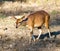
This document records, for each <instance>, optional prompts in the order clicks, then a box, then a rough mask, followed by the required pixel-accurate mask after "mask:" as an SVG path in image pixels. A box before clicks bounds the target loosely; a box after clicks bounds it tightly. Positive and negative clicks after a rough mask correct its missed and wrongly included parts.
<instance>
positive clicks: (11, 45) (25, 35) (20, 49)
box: [0, 17, 60, 51]
mask: <svg viewBox="0 0 60 51" xmlns="http://www.w3.org/2000/svg"><path fill="white" fill-rule="evenodd" d="M15 21H16V20H14V19H11V18H9V17H6V18H0V51H60V24H58V23H60V22H59V21H58V22H56V20H53V19H52V21H51V27H50V29H51V34H52V38H51V39H50V38H49V37H48V33H47V29H45V28H43V35H41V37H40V39H41V40H39V41H37V42H32V44H29V43H28V42H29V41H28V40H29V34H30V31H29V30H28V29H27V27H25V26H20V27H19V28H17V29H16V28H15ZM34 34H38V29H34Z"/></svg>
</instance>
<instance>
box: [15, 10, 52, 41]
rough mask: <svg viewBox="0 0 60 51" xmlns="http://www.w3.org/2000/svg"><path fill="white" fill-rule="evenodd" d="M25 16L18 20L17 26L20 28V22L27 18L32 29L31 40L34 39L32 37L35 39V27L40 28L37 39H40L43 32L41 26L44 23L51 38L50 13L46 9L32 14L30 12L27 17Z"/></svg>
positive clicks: (28, 25)
mask: <svg viewBox="0 0 60 51" xmlns="http://www.w3.org/2000/svg"><path fill="white" fill-rule="evenodd" d="M23 18H24V17H22V18H21V19H17V20H16V28H18V23H22V22H23V21H24V20H25V21H26V25H27V27H28V29H30V31H31V32H30V41H31V40H32V38H33V40H34V41H35V37H34V36H33V28H34V27H36V28H38V30H39V35H38V37H37V39H39V37H40V35H41V34H42V29H41V27H42V26H43V25H44V26H45V27H46V28H47V29H48V32H49V37H50V38H51V35H50V28H49V20H50V15H49V14H48V13H47V12H46V11H44V10H40V11H36V12H34V13H32V14H29V15H28V16H27V17H26V18H25V19H23Z"/></svg>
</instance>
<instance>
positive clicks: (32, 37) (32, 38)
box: [29, 29, 35, 43]
mask: <svg viewBox="0 0 60 51" xmlns="http://www.w3.org/2000/svg"><path fill="white" fill-rule="evenodd" d="M32 40H34V41H35V37H34V36H33V30H32V29H31V32H30V40H29V43H31V42H32Z"/></svg>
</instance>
